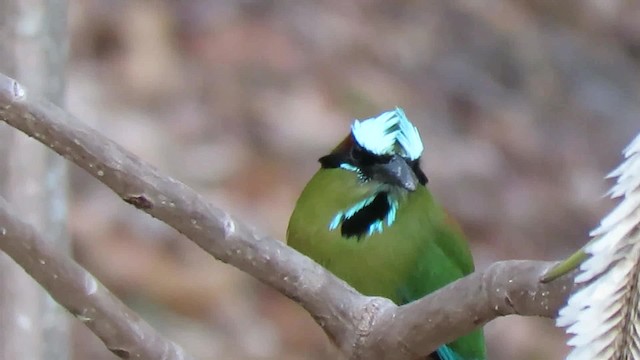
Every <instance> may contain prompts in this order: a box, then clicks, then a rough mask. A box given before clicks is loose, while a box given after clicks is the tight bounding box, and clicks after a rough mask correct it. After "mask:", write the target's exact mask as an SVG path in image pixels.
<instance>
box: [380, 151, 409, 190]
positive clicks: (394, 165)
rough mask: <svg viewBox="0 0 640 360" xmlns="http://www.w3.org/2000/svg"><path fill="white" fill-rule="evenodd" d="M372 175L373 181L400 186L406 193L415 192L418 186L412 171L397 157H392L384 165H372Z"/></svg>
mask: <svg viewBox="0 0 640 360" xmlns="http://www.w3.org/2000/svg"><path fill="white" fill-rule="evenodd" d="M372 173H373V179H374V180H376V181H379V182H382V183H385V184H390V185H395V186H400V187H402V188H404V189H406V190H408V191H415V190H416V188H417V187H418V184H419V181H418V178H417V177H416V174H415V173H414V172H413V169H411V167H410V166H409V164H408V163H407V161H406V160H405V159H403V158H402V157H401V156H398V155H394V156H393V157H392V158H391V160H390V161H389V162H388V163H386V164H376V165H373V166H372Z"/></svg>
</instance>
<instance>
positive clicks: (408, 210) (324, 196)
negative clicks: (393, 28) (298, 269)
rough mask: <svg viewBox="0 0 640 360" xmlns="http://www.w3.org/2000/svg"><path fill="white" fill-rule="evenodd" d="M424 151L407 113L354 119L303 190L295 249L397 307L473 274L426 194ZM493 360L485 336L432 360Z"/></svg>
mask: <svg viewBox="0 0 640 360" xmlns="http://www.w3.org/2000/svg"><path fill="white" fill-rule="evenodd" d="M422 151H423V145H422V140H421V139H420V135H419V133H418V130H417V128H416V127H415V126H414V125H413V124H411V122H409V120H408V119H407V117H406V116H405V114H404V112H403V111H402V109H400V108H396V109H394V110H391V111H388V112H385V113H383V114H381V115H379V116H377V117H374V118H371V119H366V120H362V121H358V120H355V121H354V122H353V125H352V126H351V132H350V134H349V135H348V136H347V137H346V138H345V139H344V140H343V141H342V142H341V143H340V144H339V145H338V146H337V147H336V148H335V149H333V151H331V153H330V154H328V155H326V156H323V157H321V158H320V160H319V161H320V165H321V167H320V170H318V172H317V173H316V174H315V175H314V176H313V178H312V179H311V180H310V181H309V183H308V184H307V185H306V187H305V188H304V190H303V191H302V194H301V195H300V198H299V199H298V202H297V204H296V207H295V209H294V210H293V214H292V215H291V219H290V221H289V227H288V229H287V242H288V244H289V245H290V246H291V247H293V248H294V249H296V250H298V251H299V252H301V253H303V254H305V255H307V256H309V257H310V258H312V259H313V260H315V261H316V262H317V263H319V264H321V265H322V266H324V267H325V268H327V269H328V270H330V271H331V272H332V273H334V274H335V275H336V276H338V277H340V278H341V279H343V280H345V281H346V282H347V283H349V284H350V285H351V286H353V287H354V288H355V289H356V290H358V291H359V292H361V293H362V294H364V295H368V296H382V297H386V298H388V299H391V300H392V301H393V302H394V303H396V304H398V305H402V304H406V303H409V302H411V301H413V300H417V299H420V298H421V297H423V296H424V295H426V294H429V293H431V292H433V291H435V290H437V289H439V288H441V287H443V286H445V285H447V284H449V283H451V282H452V281H455V280H456V279H459V278H461V277H463V276H465V275H467V274H469V273H471V272H473V270H474V265H473V258H472V257H471V252H470V251H469V247H468V244H467V242H466V241H465V238H464V235H463V234H462V232H461V230H460V228H459V227H458V226H457V225H456V223H455V222H454V221H452V220H451V218H450V217H449V216H448V215H447V214H446V212H445V211H444V210H443V208H442V207H441V206H440V205H438V203H437V202H436V201H435V200H434V199H433V197H432V195H431V193H430V192H429V190H428V189H427V187H426V185H427V177H426V176H425V174H424V173H423V171H422V170H421V168H420V157H421V156H422ZM442 306H443V308H446V306H447V305H446V304H442ZM485 358H486V355H485V345H484V336H483V333H482V329H477V330H474V331H473V332H471V333H469V334H467V335H465V336H463V337H460V338H458V339H456V340H455V341H453V342H451V343H449V344H445V345H442V346H441V347H439V348H438V349H437V350H436V351H435V352H433V353H432V354H430V355H429V357H428V359H432V360H481V359H485Z"/></svg>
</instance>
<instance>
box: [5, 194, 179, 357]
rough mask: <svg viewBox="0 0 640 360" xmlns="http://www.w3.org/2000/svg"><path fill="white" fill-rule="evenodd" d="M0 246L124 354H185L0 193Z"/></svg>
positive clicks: (144, 355) (94, 330)
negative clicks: (24, 218) (25, 219)
mask: <svg viewBox="0 0 640 360" xmlns="http://www.w3.org/2000/svg"><path fill="white" fill-rule="evenodd" d="M0 250H2V251H3V252H5V253H6V254H8V255H9V256H10V257H11V258H12V259H13V260H14V261H15V262H16V263H18V265H20V266H21V267H22V268H23V269H24V270H25V271H26V272H27V273H28V274H29V275H31V277H33V278H34V279H35V280H36V281H37V282H38V283H40V285H42V287H43V288H44V289H45V290H47V291H48V292H49V294H50V295H51V297H53V298H54V299H55V300H56V301H57V302H58V303H59V304H60V305H62V306H64V307H65V308H66V309H67V310H69V312H70V313H71V314H73V315H74V316H75V317H76V318H77V319H79V320H80V321H82V322H83V323H84V324H85V325H86V326H87V327H88V328H89V329H90V330H91V331H93V333H94V334H96V335H97V336H98V337H99V338H100V340H102V342H104V344H105V345H106V346H107V348H108V349H109V350H110V351H111V352H112V353H114V354H115V355H116V356H118V357H120V358H122V359H146V360H156V359H165V360H188V359H191V357H190V356H189V355H187V354H185V353H184V351H183V350H182V348H180V347H179V346H178V345H176V344H174V343H172V342H171V341H168V340H166V339H165V338H163V337H162V336H161V335H160V334H158V333H157V332H156V331H155V330H154V329H153V328H152V327H151V326H149V324H147V323H146V322H145V321H144V320H142V319H141V318H140V317H139V316H138V315H137V314H135V313H134V312H133V311H131V310H130V309H129V308H128V307H127V306H126V305H125V304H123V303H122V302H121V301H120V300H119V299H118V298H117V297H115V296H114V295H113V294H111V293H110V292H109V290H107V289H106V288H105V287H104V286H103V285H102V284H100V283H99V282H98V281H97V280H96V279H95V278H94V277H93V276H92V275H91V274H90V273H89V272H87V271H86V270H85V269H83V268H82V266H80V265H78V264H77V263H76V262H75V261H73V260H72V259H71V258H69V257H68V256H67V255H66V254H64V253H63V252H62V251H60V250H59V249H56V248H55V247H54V244H52V243H51V242H50V241H48V240H47V239H45V238H44V237H43V236H42V235H41V234H39V233H38V232H37V231H36V230H35V229H34V228H33V226H31V225H29V224H26V223H25V222H23V221H21V220H19V219H18V217H17V216H16V215H15V214H13V213H12V212H11V211H10V210H9V208H8V204H7V203H6V202H5V201H4V199H2V198H0Z"/></svg>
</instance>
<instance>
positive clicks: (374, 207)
mask: <svg viewBox="0 0 640 360" xmlns="http://www.w3.org/2000/svg"><path fill="white" fill-rule="evenodd" d="M388 196H389V195H388V194H387V193H386V192H381V193H378V194H377V195H376V197H375V198H374V199H373V201H372V202H370V203H369V204H368V205H366V206H364V207H363V208H362V209H360V210H358V211H357V212H356V213H355V214H353V216H351V217H350V218H348V219H345V220H344V221H343V222H342V227H341V228H340V232H341V234H342V236H344V237H346V238H350V237H354V236H355V237H357V238H358V240H359V239H360V238H361V237H362V236H364V235H368V234H369V233H370V231H371V229H372V228H373V227H374V226H377V224H378V223H380V222H382V221H383V220H384V218H385V217H386V216H387V214H389V210H390V209H391V206H390V205H389V198H388Z"/></svg>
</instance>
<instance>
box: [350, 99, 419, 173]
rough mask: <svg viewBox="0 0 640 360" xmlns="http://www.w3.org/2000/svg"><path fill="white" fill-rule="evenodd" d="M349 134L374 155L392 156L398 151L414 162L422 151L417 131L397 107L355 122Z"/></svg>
mask: <svg viewBox="0 0 640 360" xmlns="http://www.w3.org/2000/svg"><path fill="white" fill-rule="evenodd" d="M351 133H352V134H353V137H354V138H355V140H356V141H357V142H358V144H360V146H362V147H363V148H365V149H367V150H369V151H370V152H371V153H373V154H375V155H392V154H394V153H395V152H396V151H397V150H399V151H400V153H401V155H403V156H405V157H408V158H409V159H411V160H416V159H418V158H419V157H420V155H422V151H423V150H424V147H423V145H422V140H420V134H419V133H418V129H417V128H416V127H415V126H413V124H411V122H410V121H409V119H408V118H407V116H406V115H405V113H404V111H403V110H402V109H401V108H399V107H396V108H395V109H394V110H391V111H387V112H384V113H382V114H380V115H378V116H377V117H373V118H370V119H366V120H362V121H359V120H355V121H354V122H353V125H352V126H351Z"/></svg>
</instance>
